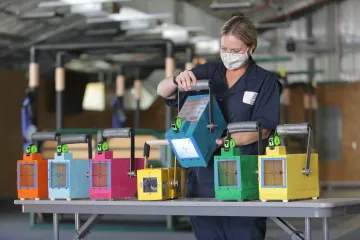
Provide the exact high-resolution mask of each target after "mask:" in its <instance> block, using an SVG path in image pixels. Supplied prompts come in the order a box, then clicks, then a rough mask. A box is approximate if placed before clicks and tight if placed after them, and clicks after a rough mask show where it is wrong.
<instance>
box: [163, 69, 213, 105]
mask: <svg viewBox="0 0 360 240" xmlns="http://www.w3.org/2000/svg"><path fill="white" fill-rule="evenodd" d="M190 71H192V72H193V73H194V75H195V77H196V79H198V80H200V79H208V78H211V76H210V74H209V73H210V63H205V64H201V65H198V66H196V67H194V68H192V69H191V70H190ZM191 93H192V92H181V93H180V101H178V94H177V93H176V95H175V98H174V99H165V103H166V105H168V106H170V107H176V106H177V105H178V102H180V108H181V106H182V105H183V104H184V102H185V100H186V98H187V97H188V96H189V95H191Z"/></svg>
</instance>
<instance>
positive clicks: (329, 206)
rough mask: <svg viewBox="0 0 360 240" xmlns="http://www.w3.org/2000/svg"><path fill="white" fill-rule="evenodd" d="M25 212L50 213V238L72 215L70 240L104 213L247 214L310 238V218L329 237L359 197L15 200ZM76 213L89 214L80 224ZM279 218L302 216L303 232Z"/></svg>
mask: <svg viewBox="0 0 360 240" xmlns="http://www.w3.org/2000/svg"><path fill="white" fill-rule="evenodd" d="M14 203H15V204H17V205H22V211H23V212H24V213H25V212H26V213H31V212H43V213H53V216H54V218H53V224H54V240H58V239H59V224H58V222H59V219H58V214H59V213H74V214H76V215H75V216H76V217H75V219H76V222H75V226H76V233H75V236H74V238H73V239H74V240H78V239H83V238H84V237H85V236H86V235H87V234H88V233H89V231H90V229H91V228H92V227H93V226H94V225H95V224H96V222H97V221H98V220H99V219H100V218H101V216H102V215H104V214H122V215H174V216H251V217H269V218H271V219H272V220H273V221H274V222H275V223H276V224H277V225H279V226H280V227H281V228H282V229H283V230H285V231H286V232H287V233H289V234H290V235H291V238H292V239H306V240H311V218H322V219H323V221H322V226H323V237H324V238H323V239H324V240H328V239H329V227H328V218H330V217H335V216H345V215H355V214H360V199H359V198H323V199H317V200H303V201H293V202H261V201H251V202H236V201H232V202H229V201H226V202H224V201H216V200H214V199H179V200H172V201H137V200H119V201H92V200H75V201H66V200H55V201H51V200H37V201H36V200H15V202H14ZM220 208H221V210H220ZM78 214H92V215H91V217H89V219H88V220H87V221H86V222H85V223H84V224H83V225H82V226H80V224H79V217H78ZM282 217H289V218H291V217H294V218H305V234H302V233H301V232H299V231H297V230H296V229H295V228H294V227H293V226H291V225H290V224H289V223H288V222H286V221H285V220H284V219H282Z"/></svg>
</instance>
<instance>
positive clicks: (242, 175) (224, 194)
mask: <svg viewBox="0 0 360 240" xmlns="http://www.w3.org/2000/svg"><path fill="white" fill-rule="evenodd" d="M238 132H257V133H258V141H257V142H258V152H259V153H262V152H263V147H262V146H263V144H262V141H261V139H262V125H261V123H260V122H234V123H229V124H228V125H227V137H226V138H225V139H224V146H223V147H222V148H221V155H220V156H214V179H215V186H214V188H215V198H216V199H218V200H241V201H243V200H253V199H258V198H259V187H258V166H257V159H258V156H257V155H242V154H241V148H239V147H236V141H235V139H234V138H232V137H231V134H233V133H238Z"/></svg>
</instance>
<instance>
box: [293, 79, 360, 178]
mask: <svg viewBox="0 0 360 240" xmlns="http://www.w3.org/2000/svg"><path fill="white" fill-rule="evenodd" d="M316 91H317V98H318V101H319V106H320V107H325V106H333V107H339V108H340V109H341V113H342V119H341V121H342V158H341V161H324V160H326V159H320V160H321V161H320V166H319V168H320V179H321V181H323V182H359V181H360V174H359V172H360V161H359V159H360V157H359V156H360V149H359V148H358V147H357V148H356V149H353V148H352V143H356V144H357V146H359V144H360V130H359V127H358V120H359V119H360V112H359V110H358V103H359V102H360V94H359V92H360V83H359V82H356V83H339V84H321V85H319V86H318V88H317V90H316ZM303 92H304V91H303V89H301V88H295V89H292V90H291V104H292V107H291V113H290V123H301V122H304V111H303V102H302V101H303V99H302V94H303ZM328 131H334V129H328Z"/></svg>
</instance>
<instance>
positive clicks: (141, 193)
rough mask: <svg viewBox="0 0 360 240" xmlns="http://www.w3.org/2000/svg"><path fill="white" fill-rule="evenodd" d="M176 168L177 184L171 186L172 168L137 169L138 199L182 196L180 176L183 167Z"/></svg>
mask: <svg viewBox="0 0 360 240" xmlns="http://www.w3.org/2000/svg"><path fill="white" fill-rule="evenodd" d="M176 169H177V172H176V174H177V176H178V177H177V183H176V184H177V186H176V187H175V188H174V187H173V185H172V184H173V179H174V168H147V169H142V170H138V171H137V182H138V200H142V201H146V200H152V201H154V200H155V201H156V200H169V199H176V198H181V197H183V196H184V194H185V192H184V187H183V186H182V184H183V182H184V181H182V178H183V177H184V176H185V169H182V168H176Z"/></svg>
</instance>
